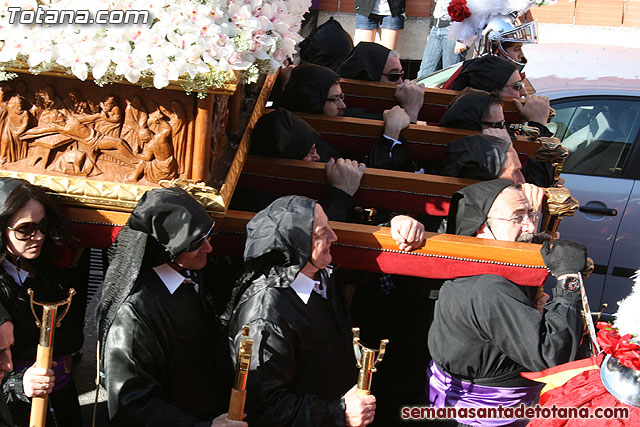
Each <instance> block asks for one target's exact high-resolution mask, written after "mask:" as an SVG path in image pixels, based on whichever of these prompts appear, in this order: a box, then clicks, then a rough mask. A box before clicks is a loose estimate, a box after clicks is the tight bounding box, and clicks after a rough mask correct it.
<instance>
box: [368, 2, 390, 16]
mask: <svg viewBox="0 0 640 427" xmlns="http://www.w3.org/2000/svg"><path fill="white" fill-rule="evenodd" d="M371 13H373V14H375V15H380V16H390V15H391V8H390V7H389V2H388V1H387V0H378V1H375V2H373V7H372V8H371Z"/></svg>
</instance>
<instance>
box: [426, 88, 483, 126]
mask: <svg viewBox="0 0 640 427" xmlns="http://www.w3.org/2000/svg"><path fill="white" fill-rule="evenodd" d="M490 99H491V94H489V92H485V91H483V90H477V89H472V88H465V89H464V90H463V91H462V92H460V94H459V95H458V96H456V97H455V99H454V100H453V101H451V104H449V106H448V107H447V111H445V113H444V115H443V116H442V118H441V119H440V123H438V125H439V126H443V127H447V128H456V129H469V130H482V123H481V122H482V117H483V116H484V112H485V111H486V109H487V106H488V105H489V100H490Z"/></svg>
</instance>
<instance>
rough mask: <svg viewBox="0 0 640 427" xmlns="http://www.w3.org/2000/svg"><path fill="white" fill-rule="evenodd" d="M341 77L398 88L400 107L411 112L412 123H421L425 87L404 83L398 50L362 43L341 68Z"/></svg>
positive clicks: (407, 81) (408, 81) (408, 112)
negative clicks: (419, 116)
mask: <svg viewBox="0 0 640 427" xmlns="http://www.w3.org/2000/svg"><path fill="white" fill-rule="evenodd" d="M338 74H340V77H342V78H346V79H356V80H363V81H368V82H380V83H388V84H394V85H397V86H398V88H397V89H396V99H397V101H398V104H399V105H400V106H401V107H402V108H403V109H404V110H405V111H406V112H407V114H408V115H409V118H410V120H411V123H416V121H417V120H418V114H419V113H420V109H421V108H422V104H423V103H424V85H423V84H417V83H414V82H412V81H410V80H404V70H403V69H402V63H401V62H400V56H399V55H398V52H396V51H395V50H389V49H387V48H386V47H384V46H382V45H380V44H377V43H371V42H360V43H358V45H357V46H356V47H354V48H353V50H352V51H351V53H350V54H349V56H348V57H347V59H345V61H344V62H343V63H342V65H340V68H338ZM345 115H349V112H348V111H347V112H345ZM356 117H360V116H356ZM363 118H366V117H363Z"/></svg>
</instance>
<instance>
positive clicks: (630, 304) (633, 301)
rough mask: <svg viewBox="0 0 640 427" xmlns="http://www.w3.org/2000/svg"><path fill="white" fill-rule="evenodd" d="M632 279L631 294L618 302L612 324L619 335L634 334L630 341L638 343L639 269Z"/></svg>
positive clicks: (639, 320)
mask: <svg viewBox="0 0 640 427" xmlns="http://www.w3.org/2000/svg"><path fill="white" fill-rule="evenodd" d="M634 279H635V280H634V285H633V289H632V291H631V294H630V295H629V296H627V297H626V298H625V299H623V300H622V301H620V302H618V312H617V313H616V314H615V318H616V320H615V322H614V324H613V326H614V327H616V328H618V331H619V333H620V335H625V334H631V335H633V336H634V339H633V340H632V341H633V342H635V343H636V344H640V312H639V311H638V307H640V271H637V272H636V275H635V276H634Z"/></svg>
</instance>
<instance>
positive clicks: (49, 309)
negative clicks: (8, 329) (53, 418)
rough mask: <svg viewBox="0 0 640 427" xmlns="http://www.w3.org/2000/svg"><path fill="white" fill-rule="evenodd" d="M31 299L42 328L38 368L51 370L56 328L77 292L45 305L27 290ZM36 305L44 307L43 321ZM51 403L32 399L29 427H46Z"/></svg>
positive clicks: (46, 397) (70, 290) (40, 398)
mask: <svg viewBox="0 0 640 427" xmlns="http://www.w3.org/2000/svg"><path fill="white" fill-rule="evenodd" d="M27 293H28V294H29V298H30V299H31V312H32V313H33V316H34V317H35V318H36V327H38V328H40V339H39V341H38V351H37V354H36V363H35V367H36V368H45V369H50V368H51V360H52V358H53V336H54V332H55V330H56V328H59V327H60V324H61V322H62V319H64V317H65V316H66V315H67V313H69V308H71V298H72V297H73V296H74V295H75V293H76V291H75V290H74V289H73V288H71V289H69V296H68V297H67V298H66V299H64V300H62V301H58V302H54V303H43V302H37V301H34V300H33V290H32V289H31V288H29V289H28V290H27ZM34 305H39V306H41V307H42V321H41V320H40V319H39V318H38V315H37V314H36V310H35V307H34ZM63 305H66V308H65V310H64V312H63V313H62V315H61V316H60V317H58V308H59V307H60V306H63ZM48 402H49V395H45V396H44V397H33V398H32V399H31V417H30V419H29V427H44V425H45V424H46V422H47V404H48Z"/></svg>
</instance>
